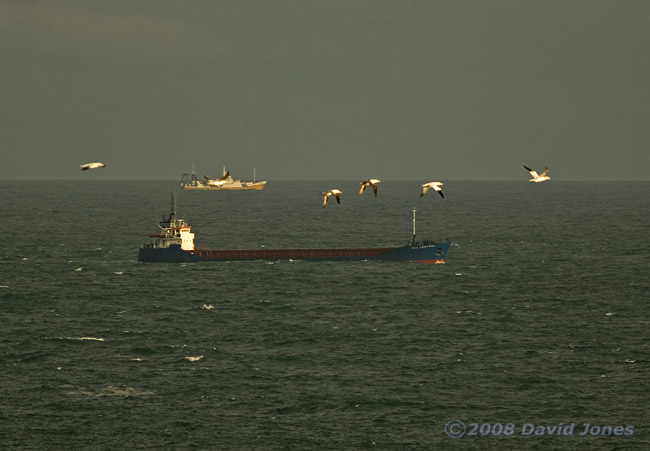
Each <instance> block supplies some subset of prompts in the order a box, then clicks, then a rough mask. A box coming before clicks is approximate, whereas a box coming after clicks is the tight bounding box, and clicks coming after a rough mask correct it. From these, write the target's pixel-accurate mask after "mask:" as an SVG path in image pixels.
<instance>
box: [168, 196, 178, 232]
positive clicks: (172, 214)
mask: <svg viewBox="0 0 650 451" xmlns="http://www.w3.org/2000/svg"><path fill="white" fill-rule="evenodd" d="M171 197H172V211H171V212H170V213H169V222H170V226H171V227H174V225H173V224H171V223H172V222H174V221H176V196H174V193H173V192H172V193H171Z"/></svg>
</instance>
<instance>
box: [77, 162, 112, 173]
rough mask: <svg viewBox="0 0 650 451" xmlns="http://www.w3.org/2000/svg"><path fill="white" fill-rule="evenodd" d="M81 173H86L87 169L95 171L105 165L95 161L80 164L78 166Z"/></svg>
mask: <svg viewBox="0 0 650 451" xmlns="http://www.w3.org/2000/svg"><path fill="white" fill-rule="evenodd" d="M79 167H80V168H81V170H82V171H87V170H88V169H97V168H104V167H106V165H105V164H104V163H100V162H99V161H96V162H94V163H86V164H82V165H81V166H79Z"/></svg>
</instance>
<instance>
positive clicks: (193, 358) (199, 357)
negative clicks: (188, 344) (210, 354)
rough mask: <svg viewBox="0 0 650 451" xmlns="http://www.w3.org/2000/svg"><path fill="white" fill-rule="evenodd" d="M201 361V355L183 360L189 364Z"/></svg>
mask: <svg viewBox="0 0 650 451" xmlns="http://www.w3.org/2000/svg"><path fill="white" fill-rule="evenodd" d="M202 359H203V356H202V355H197V356H187V357H185V360H189V361H190V362H198V361H199V360H202Z"/></svg>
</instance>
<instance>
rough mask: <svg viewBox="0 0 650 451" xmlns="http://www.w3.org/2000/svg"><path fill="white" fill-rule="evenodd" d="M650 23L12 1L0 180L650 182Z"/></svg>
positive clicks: (454, 12)
mask: <svg viewBox="0 0 650 451" xmlns="http://www.w3.org/2000/svg"><path fill="white" fill-rule="evenodd" d="M648 17H650V2H649V1H646V0H626V1H614V0H607V1H601V0H571V1H567V0H558V1H556V0H540V1H533V0H529V1H520V0H492V1H488V0H445V1H436V0H421V1H420V0H411V1H409V0H402V1H394V0H390V1H384V0H273V1H268V0H214V1H208V0H201V1H199V0H184V1H177V0H155V1H153V0H138V1H133V0H110V1H109V0H102V1H98V0H57V1H50V0H0V62H1V63H0V77H1V81H2V82H1V83H0V121H1V123H2V125H1V126H0V179H3V180H16V179H70V180H77V179H105V180H131V179H134V180H150V179H151V180H177V179H180V177H181V175H182V174H183V173H186V172H190V171H191V169H192V165H194V167H195V168H196V170H197V173H198V174H199V175H203V174H210V175H213V174H214V175H219V174H220V173H221V168H222V167H223V166H226V167H227V168H228V169H229V170H230V172H231V175H233V176H234V177H235V178H241V179H242V180H250V179H252V175H253V168H256V175H257V179H258V180H260V179H265V180H356V179H358V180H364V179H367V178H370V177H376V178H380V179H385V180H421V181H423V182H425V181H430V180H441V181H444V180H520V179H521V180H527V179H528V173H527V172H526V171H525V170H524V168H523V167H522V166H523V165H527V166H529V167H532V168H534V169H538V170H539V172H541V170H543V169H544V167H546V166H548V167H549V170H550V174H549V175H550V176H551V178H552V179H553V180H576V181H580V180H598V179H604V180H650V176H649V175H648V173H649V172H648V163H649V162H650V152H649V150H650V58H648V50H649V44H650V27H649V26H648V21H647V19H648ZM91 161H102V162H104V163H105V164H106V168H103V169H98V170H94V171H80V169H79V165H80V164H83V163H87V162H91Z"/></svg>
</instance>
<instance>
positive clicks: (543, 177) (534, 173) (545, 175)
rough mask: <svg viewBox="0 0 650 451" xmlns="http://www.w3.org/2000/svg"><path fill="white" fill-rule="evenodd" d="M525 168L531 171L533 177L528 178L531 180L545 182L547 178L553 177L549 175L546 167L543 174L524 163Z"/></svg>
mask: <svg viewBox="0 0 650 451" xmlns="http://www.w3.org/2000/svg"><path fill="white" fill-rule="evenodd" d="M524 169H526V170H527V171H528V172H530V176H531V177H532V179H530V180H528V181H529V182H535V183H540V182H545V181H546V180H551V178H550V177H549V176H548V168H545V169H544V172H542V173H541V174H537V171H533V170H532V169H531V168H529V167H528V166H526V165H524Z"/></svg>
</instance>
